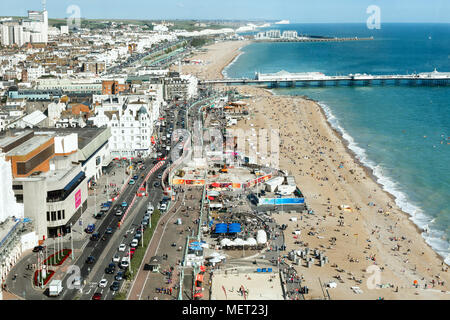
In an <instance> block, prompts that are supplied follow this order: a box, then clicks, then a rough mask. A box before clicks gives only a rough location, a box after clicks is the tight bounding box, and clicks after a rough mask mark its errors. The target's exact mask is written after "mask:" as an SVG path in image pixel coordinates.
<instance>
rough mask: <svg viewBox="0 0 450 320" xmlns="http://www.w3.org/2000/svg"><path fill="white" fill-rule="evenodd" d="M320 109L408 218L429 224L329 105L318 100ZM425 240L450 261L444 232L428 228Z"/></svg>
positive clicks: (421, 211)
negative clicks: (357, 141)
mask: <svg viewBox="0 0 450 320" xmlns="http://www.w3.org/2000/svg"><path fill="white" fill-rule="evenodd" d="M318 104H319V105H320V107H321V108H322V110H323V111H324V113H325V115H326V118H327V121H328V122H329V123H330V125H331V126H332V127H333V128H334V129H335V130H336V131H338V132H339V133H340V134H341V135H342V138H343V139H344V140H345V141H346V142H347V143H348V148H349V149H350V150H351V151H352V152H353V153H354V154H355V157H356V158H357V159H358V160H359V161H360V162H361V163H362V164H363V165H364V166H366V167H368V168H370V169H371V170H372V172H373V175H374V176H375V178H376V181H377V183H379V184H380V185H381V186H382V188H383V190H384V191H386V192H388V193H390V194H392V195H393V196H394V197H395V203H396V204H397V206H398V207H399V208H400V209H401V210H402V211H404V212H406V213H407V214H409V215H410V218H409V219H410V220H411V221H413V222H414V223H415V224H416V225H417V226H418V227H419V228H421V229H423V228H424V227H425V226H427V225H429V224H430V225H431V224H432V223H433V222H432V218H430V217H429V216H427V215H426V213H425V212H424V211H423V210H422V208H420V207H419V206H416V205H414V204H412V203H411V201H409V200H408V196H407V195H406V193H405V192H403V191H402V190H401V189H400V188H401V187H400V186H399V184H398V183H397V182H395V181H393V180H392V179H391V178H390V177H389V176H387V175H386V174H385V173H384V172H383V168H382V166H380V165H377V164H376V163H374V162H373V161H371V160H370V159H369V158H368V157H367V153H366V150H365V149H363V148H361V147H359V145H358V143H356V142H355V140H354V139H353V137H352V136H350V135H349V134H348V133H347V131H345V129H344V128H343V127H342V126H341V125H340V124H339V120H338V119H337V118H336V116H335V115H334V114H333V112H332V111H331V109H330V108H329V106H327V105H326V104H325V103H322V102H318ZM422 236H423V238H424V239H425V241H426V242H427V243H428V244H429V245H430V246H431V247H432V248H433V250H434V251H436V252H437V253H438V254H439V255H441V256H442V257H443V258H444V259H445V263H446V264H449V262H450V246H449V242H448V241H446V240H444V239H443V237H444V233H443V232H442V231H439V230H435V229H433V228H431V229H430V231H429V232H428V233H422Z"/></svg>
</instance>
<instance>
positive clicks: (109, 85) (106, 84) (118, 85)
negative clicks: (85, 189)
mask: <svg viewBox="0 0 450 320" xmlns="http://www.w3.org/2000/svg"><path fill="white" fill-rule="evenodd" d="M128 88H129V87H128V85H127V84H126V83H125V81H123V80H122V81H120V80H119V81H118V80H104V81H102V94H104V95H117V94H119V93H121V92H125V91H126V90H128Z"/></svg>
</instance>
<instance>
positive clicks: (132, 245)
mask: <svg viewBox="0 0 450 320" xmlns="http://www.w3.org/2000/svg"><path fill="white" fill-rule="evenodd" d="M138 245H139V240H138V239H133V240H131V243H130V247H132V248H136V247H137V246H138Z"/></svg>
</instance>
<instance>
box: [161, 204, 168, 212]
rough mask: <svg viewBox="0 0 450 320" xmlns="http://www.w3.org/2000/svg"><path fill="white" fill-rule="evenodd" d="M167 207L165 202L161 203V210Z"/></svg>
mask: <svg viewBox="0 0 450 320" xmlns="http://www.w3.org/2000/svg"><path fill="white" fill-rule="evenodd" d="M166 209H167V204H165V203H163V204H162V205H161V208H160V210H161V211H165V210H166Z"/></svg>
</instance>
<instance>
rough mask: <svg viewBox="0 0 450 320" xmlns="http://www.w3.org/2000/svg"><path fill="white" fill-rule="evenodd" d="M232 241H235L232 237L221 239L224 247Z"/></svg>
mask: <svg viewBox="0 0 450 320" xmlns="http://www.w3.org/2000/svg"><path fill="white" fill-rule="evenodd" d="M232 242H233V241H231V240H230V239H228V238H225V239H222V240H220V245H221V246H222V247H224V246H229V245H230V243H232Z"/></svg>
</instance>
